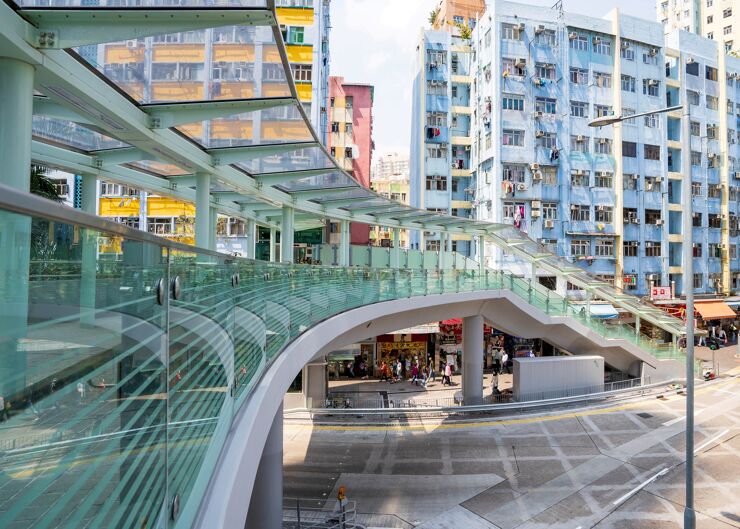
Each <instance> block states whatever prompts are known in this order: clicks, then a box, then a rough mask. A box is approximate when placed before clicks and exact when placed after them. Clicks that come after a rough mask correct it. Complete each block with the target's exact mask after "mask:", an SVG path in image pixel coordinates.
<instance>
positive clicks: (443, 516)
mask: <svg viewBox="0 0 740 529" xmlns="http://www.w3.org/2000/svg"><path fill="white" fill-rule="evenodd" d="M684 406H685V396H684V395H683V394H682V393H680V392H679V393H677V392H675V391H672V392H667V393H665V394H664V395H663V396H660V397H656V396H655V395H652V396H650V397H648V398H642V399H639V400H629V401H622V402H620V403H611V404H607V405H601V406H594V407H588V408H583V409H578V410H576V411H574V410H572V409H567V410H556V411H553V412H551V413H548V414H540V415H516V416H512V417H509V418H474V417H471V418H468V419H463V420H461V419H458V420H456V421H453V420H451V419H439V418H437V419H423V420H413V421H408V422H403V421H397V422H395V423H393V424H389V425H372V424H367V423H362V422H361V421H362V419H357V418H353V419H350V420H353V421H356V422H354V423H352V422H351V423H348V424H346V425H342V426H335V425H310V424H301V423H295V422H289V423H286V425H285V461H284V463H285V495H286V497H301V498H319V499H321V498H325V499H326V503H325V505H326V506H327V507H331V506H332V505H333V504H334V498H336V494H337V491H338V487H339V486H340V485H344V486H345V487H346V488H347V493H348V496H349V498H350V499H352V500H355V501H356V502H357V510H358V513H360V515H359V517H358V521H359V522H360V523H362V524H364V525H365V526H367V527H394V528H410V527H419V528H423V529H447V528H449V529H453V528H463V527H465V528H471V529H478V528H481V529H495V528H499V529H513V528H527V529H530V528H531V529H534V528H542V529H544V528H563V529H578V528H581V529H586V528H591V527H595V528H599V529H606V528H614V529H626V528H632V527H634V528H638V527H639V528H661V529H662V528H679V527H682V520H683V497H684V481H683V478H684V471H685V468H684V465H683V450H684V435H683V429H684V427H685V423H684V420H683V409H684ZM696 410H697V411H696V432H697V433H696V445H695V446H696V449H697V452H696V453H697V457H696V469H695V477H696V487H695V490H696V493H695V496H696V509H697V511H698V513H697V516H698V527H700V528H706V529H710V528H729V527H740V478H739V477H738V476H739V471H740V436H738V434H740V379H739V378H728V379H725V380H722V381H719V382H715V383H713V384H711V385H704V386H703V387H699V388H698V389H697V405H696ZM659 473H660V474H661V475H660V476H658V477H656V475H657V474H659ZM653 478H655V479H654V480H653V481H650V480H651V479H653ZM318 503H319V504H320V503H321V501H319V502H318Z"/></svg>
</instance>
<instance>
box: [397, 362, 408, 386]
mask: <svg viewBox="0 0 740 529" xmlns="http://www.w3.org/2000/svg"><path fill="white" fill-rule="evenodd" d="M403 370H404V363H403V362H400V361H399V362H397V363H396V380H398V381H399V382H400V381H401V380H405V379H406V376H405V375H404V373H403Z"/></svg>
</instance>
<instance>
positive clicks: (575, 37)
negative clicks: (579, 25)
mask: <svg viewBox="0 0 740 529" xmlns="http://www.w3.org/2000/svg"><path fill="white" fill-rule="evenodd" d="M568 38H569V39H570V40H576V39H577V38H578V33H576V32H575V31H571V32H570V33H568Z"/></svg>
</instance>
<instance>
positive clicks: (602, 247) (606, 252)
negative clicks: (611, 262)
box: [595, 239, 614, 257]
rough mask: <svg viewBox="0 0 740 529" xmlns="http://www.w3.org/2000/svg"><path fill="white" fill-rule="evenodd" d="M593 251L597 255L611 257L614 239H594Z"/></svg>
mask: <svg viewBox="0 0 740 529" xmlns="http://www.w3.org/2000/svg"><path fill="white" fill-rule="evenodd" d="M595 253H596V256H597V257H613V256H614V239H596V248H595Z"/></svg>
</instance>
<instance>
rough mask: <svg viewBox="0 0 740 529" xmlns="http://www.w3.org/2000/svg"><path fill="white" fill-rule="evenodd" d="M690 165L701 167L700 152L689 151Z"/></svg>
mask: <svg viewBox="0 0 740 529" xmlns="http://www.w3.org/2000/svg"><path fill="white" fill-rule="evenodd" d="M691 165H692V166H694V167H701V152H698V151H691Z"/></svg>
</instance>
